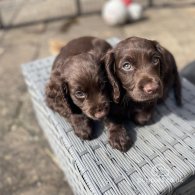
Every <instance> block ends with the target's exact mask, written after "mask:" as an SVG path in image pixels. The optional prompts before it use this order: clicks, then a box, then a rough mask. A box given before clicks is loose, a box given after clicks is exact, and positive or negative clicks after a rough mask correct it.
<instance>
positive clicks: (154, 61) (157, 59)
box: [152, 57, 160, 65]
mask: <svg viewBox="0 0 195 195" xmlns="http://www.w3.org/2000/svg"><path fill="white" fill-rule="evenodd" d="M159 61H160V59H159V57H153V58H152V64H154V65H157V64H158V63H159Z"/></svg>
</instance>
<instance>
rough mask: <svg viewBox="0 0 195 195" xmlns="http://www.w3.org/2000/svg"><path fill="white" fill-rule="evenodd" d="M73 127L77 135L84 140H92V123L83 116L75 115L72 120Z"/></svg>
mask: <svg viewBox="0 0 195 195" xmlns="http://www.w3.org/2000/svg"><path fill="white" fill-rule="evenodd" d="M71 122H72V126H73V128H74V132H75V134H76V135H77V136H78V137H80V138H81V139H83V140H90V139H91V138H92V124H91V121H90V120H89V119H88V118H86V117H85V116H83V115H74V117H72V118H71Z"/></svg>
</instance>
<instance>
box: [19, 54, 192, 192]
mask: <svg viewBox="0 0 195 195" xmlns="http://www.w3.org/2000/svg"><path fill="white" fill-rule="evenodd" d="M53 60H54V57H50V58H47V59H43V60H38V61H34V62H31V63H28V64H25V65H23V66H22V68H23V74H24V77H25V80H26V83H27V86H28V90H29V92H30V95H31V98H32V101H33V105H34V109H35V112H36V116H37V119H38V122H39V124H40V126H41V128H42V129H43V130H44V133H45V135H46V137H47V138H48V140H49V143H50V145H51V148H52V149H53V151H54V153H55V154H56V156H57V157H58V161H59V164H60V167H61V168H62V170H63V171H64V173H65V175H66V178H67V180H68V182H69V184H70V185H71V187H72V190H73V191H74V193H75V194H78V195H82V194H105V195H118V194H127V195H131V194H135V195H137V194H144V195H146V194H147V195H152V194H170V193H172V192H173V190H174V189H175V188H177V187H178V186H179V185H181V184H182V183H183V182H184V181H186V180H187V179H188V178H189V177H190V176H192V175H194V174H195V88H194V86H193V85H191V84H190V83H189V82H187V81H186V80H183V81H182V83H183V100H184V101H183V102H184V104H183V107H182V108H178V107H177V106H175V103H174V100H173V97H172V95H170V97H169V99H167V101H166V102H165V103H164V104H162V105H159V106H158V108H157V109H156V111H155V114H154V121H153V123H152V124H151V125H147V126H144V127H136V126H134V125H133V124H132V123H131V124H128V125H127V127H128V128H129V129H131V130H130V131H133V129H134V134H135V132H136V138H137V139H136V141H135V144H134V146H133V147H132V148H131V149H130V150H129V151H128V152H127V153H121V152H119V151H117V150H113V149H112V148H111V147H110V145H109V144H108V140H107V134H106V131H103V132H102V133H101V135H100V136H99V137H98V138H97V139H95V140H92V141H82V140H80V139H79V138H78V137H77V136H75V135H74V132H73V130H72V128H71V126H70V124H69V123H67V122H66V120H65V119H64V118H62V117H60V116H59V115H58V114H57V113H54V112H52V111H51V110H50V109H49V108H48V107H47V106H46V104H45V101H44V87H45V83H46V82H47V80H48V78H49V74H50V69H51V65H52V62H53ZM182 190H183V189H182ZM188 190H189V189H188Z"/></svg>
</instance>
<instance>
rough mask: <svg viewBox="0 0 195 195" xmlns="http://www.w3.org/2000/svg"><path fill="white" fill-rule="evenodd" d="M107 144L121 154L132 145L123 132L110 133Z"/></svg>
mask: <svg viewBox="0 0 195 195" xmlns="http://www.w3.org/2000/svg"><path fill="white" fill-rule="evenodd" d="M109 143H110V145H111V146H112V148H114V149H117V150H120V151H121V152H126V151H127V150H128V149H129V148H130V147H131V145H132V141H131V139H130V137H129V136H128V134H127V133H126V131H125V130H124V131H120V130H118V131H114V132H112V133H110V138H109Z"/></svg>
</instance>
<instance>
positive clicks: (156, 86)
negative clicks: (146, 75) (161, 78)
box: [143, 82, 159, 94]
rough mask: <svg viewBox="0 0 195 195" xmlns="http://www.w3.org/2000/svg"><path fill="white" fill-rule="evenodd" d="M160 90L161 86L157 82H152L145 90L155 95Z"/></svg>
mask: <svg viewBox="0 0 195 195" xmlns="http://www.w3.org/2000/svg"><path fill="white" fill-rule="evenodd" d="M158 89H159V84H158V83H156V82H150V83H147V84H145V85H144V87H143V90H144V92H146V93H147V94H153V93H155V92H156V91H157V90H158Z"/></svg>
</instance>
